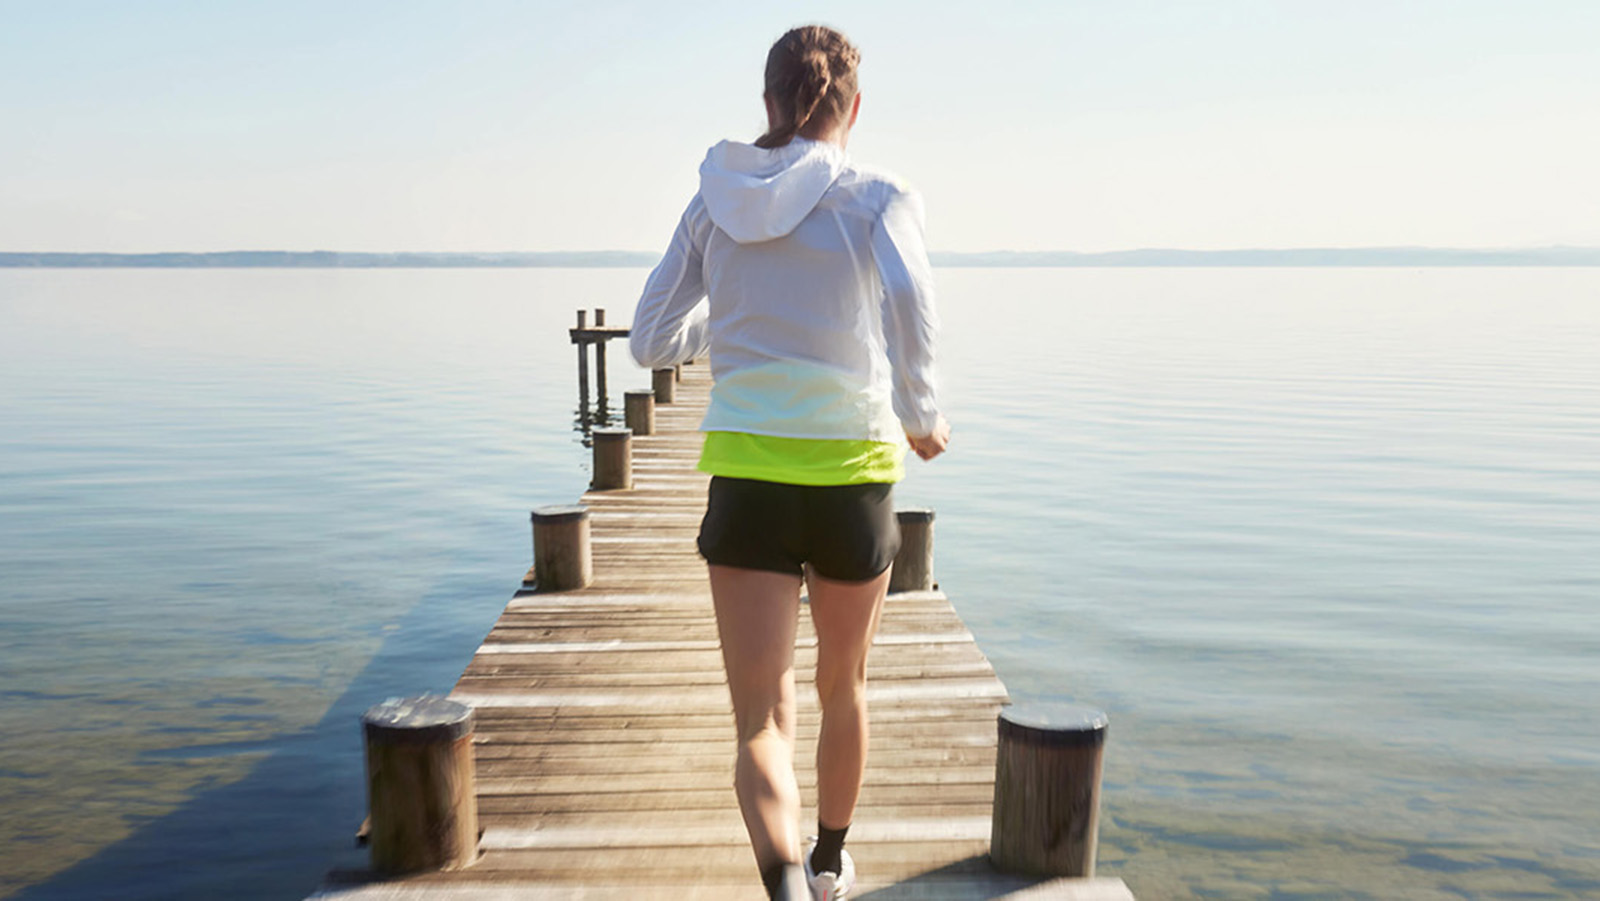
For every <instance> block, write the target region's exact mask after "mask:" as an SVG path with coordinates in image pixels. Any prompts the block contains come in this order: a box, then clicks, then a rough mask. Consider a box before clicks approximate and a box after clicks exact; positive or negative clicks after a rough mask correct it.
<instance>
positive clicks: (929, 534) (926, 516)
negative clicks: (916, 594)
mask: <svg viewBox="0 0 1600 901" xmlns="http://www.w3.org/2000/svg"><path fill="white" fill-rule="evenodd" d="M894 515H895V519H897V520H899V521H900V552H899V553H898V554H895V557H894V569H892V570H891V571H890V572H889V590H890V591H931V590H933V508H932V507H908V508H906V509H904V510H896V511H895V512H894Z"/></svg>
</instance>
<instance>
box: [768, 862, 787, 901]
mask: <svg viewBox="0 0 1600 901" xmlns="http://www.w3.org/2000/svg"><path fill="white" fill-rule="evenodd" d="M786 866H788V864H786V863H784V862H782V861H779V862H777V863H775V864H773V865H772V866H770V867H767V868H766V869H765V870H762V871H761V884H762V885H764V886H766V887H767V897H768V898H776V897H778V886H780V885H782V884H783V868H784V867H786Z"/></svg>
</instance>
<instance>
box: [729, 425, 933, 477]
mask: <svg viewBox="0 0 1600 901" xmlns="http://www.w3.org/2000/svg"><path fill="white" fill-rule="evenodd" d="M905 456H906V448H905V446H904V445H901V444H891V443H889V442H887V441H868V440H866V439H849V438H844V439H834V438H780V437H777V436H775V435H753V434H750V433H749V432H707V433H706V441H705V445H704V446H703V447H702V448H701V449H700V467H699V468H700V471H701V472H708V473H710V474H712V475H714V476H724V477H726V478H732V479H760V480H761V481H763V482H781V483H783V484H786V485H860V484H863V483H866V482H898V481H900V480H901V479H903V478H905V476H906V467H905Z"/></svg>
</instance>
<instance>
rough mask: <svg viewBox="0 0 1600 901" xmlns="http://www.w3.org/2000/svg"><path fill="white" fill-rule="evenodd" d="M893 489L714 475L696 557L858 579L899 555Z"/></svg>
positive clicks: (873, 574) (876, 571)
mask: <svg viewBox="0 0 1600 901" xmlns="http://www.w3.org/2000/svg"><path fill="white" fill-rule="evenodd" d="M893 487H894V486H892V485H888V484H885V483H881V482H870V483H867V484H863V485H826V486H818V485H785V484H781V483H778V482H762V481H757V480H755V479H730V478H727V477H724V476H714V477H713V478H712V479H711V496H710V499H709V500H708V501H707V503H706V515H705V519H703V520H701V522H700V541H699V544H700V556H702V557H704V558H706V562H707V563H714V564H717V565H719V566H737V567H740V568H743V569H760V570H766V571H768V572H778V573H791V574H793V575H801V574H802V573H803V571H804V569H803V567H804V565H805V564H807V563H809V564H811V567H812V569H814V570H816V572H817V574H818V575H821V576H823V577H825V578H828V579H837V580H839V581H842V582H864V581H866V580H867V579H871V578H874V577H876V576H877V575H879V574H880V573H882V572H883V571H884V570H886V569H888V568H889V564H891V563H893V562H894V555H895V554H896V553H897V552H898V551H899V550H900V525H899V522H898V521H897V520H896V519H895V515H894V497H893V491H892V489H893Z"/></svg>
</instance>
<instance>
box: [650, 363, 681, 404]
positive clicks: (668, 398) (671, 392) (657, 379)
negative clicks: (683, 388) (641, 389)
mask: <svg viewBox="0 0 1600 901" xmlns="http://www.w3.org/2000/svg"><path fill="white" fill-rule="evenodd" d="M677 372H678V370H677V368H676V367H673V366H669V367H667V368H666V369H656V370H653V371H652V372H651V373H650V384H651V385H652V386H653V387H654V388H655V390H656V403H658V404H670V403H672V401H673V398H674V397H676V396H677Z"/></svg>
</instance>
